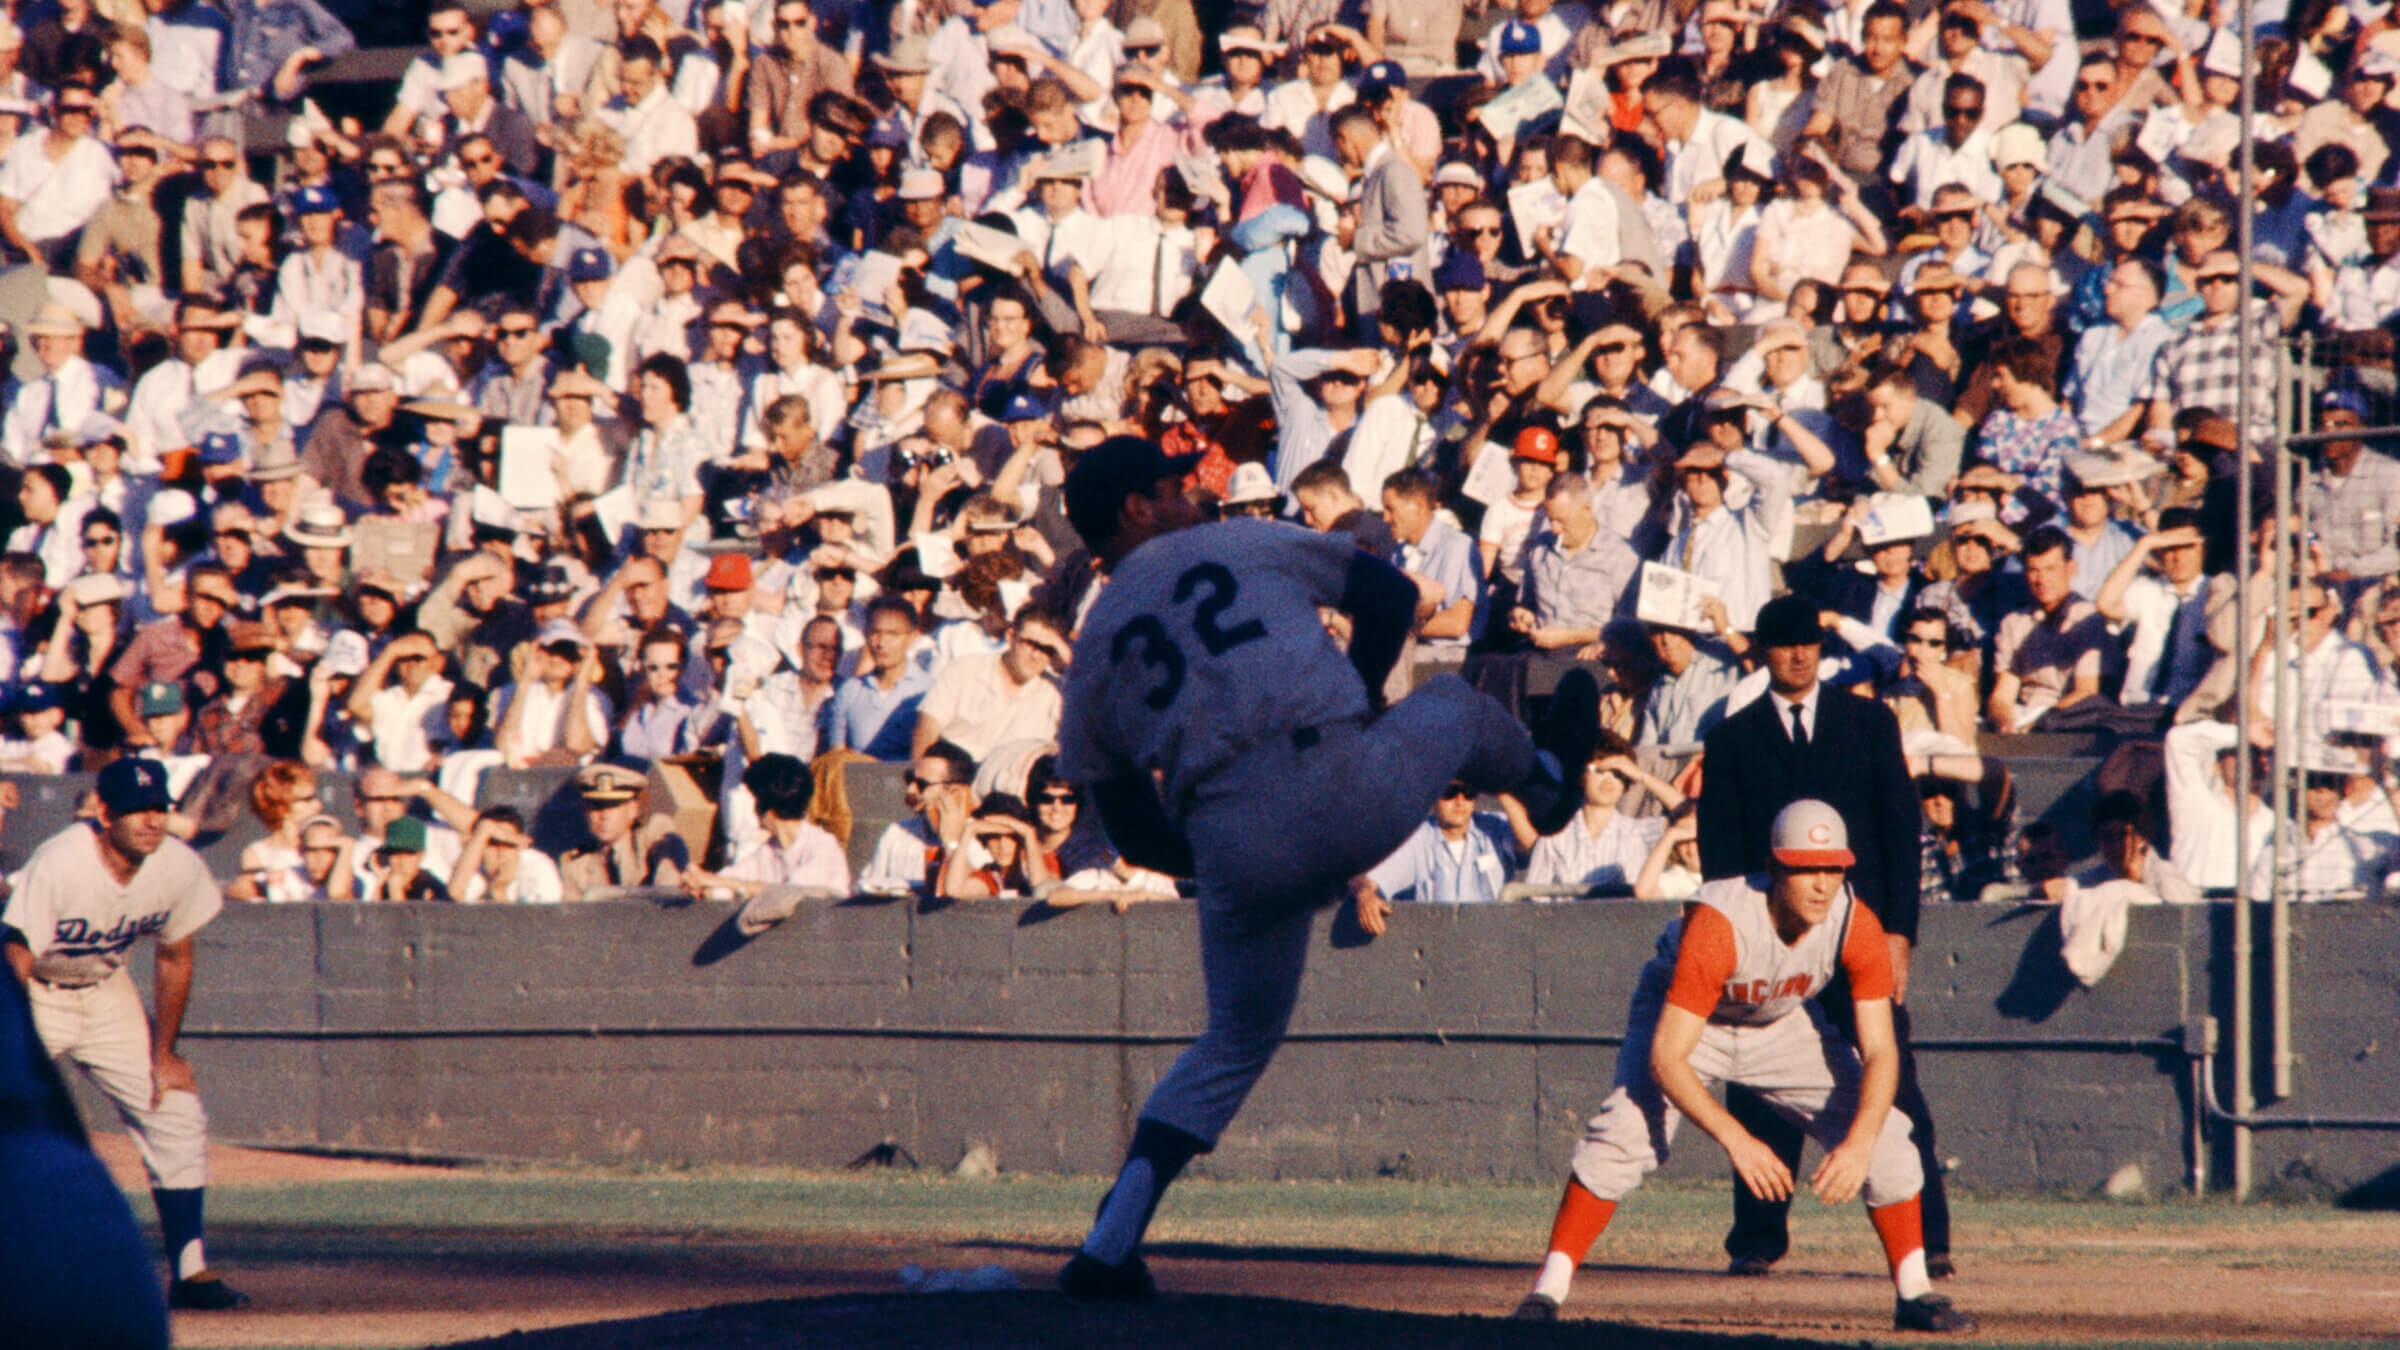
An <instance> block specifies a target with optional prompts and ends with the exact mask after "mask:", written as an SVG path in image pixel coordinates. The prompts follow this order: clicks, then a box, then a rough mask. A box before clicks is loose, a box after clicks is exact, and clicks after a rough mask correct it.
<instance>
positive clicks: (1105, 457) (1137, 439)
mask: <svg viewBox="0 0 2400 1350" xmlns="http://www.w3.org/2000/svg"><path fill="white" fill-rule="evenodd" d="M1199 464H1200V456H1198V455H1170V454H1168V453H1167V452H1165V451H1164V450H1161V449H1159V448H1158V442H1156V441H1153V440H1150V439H1148V438H1146V437H1142V436H1111V437H1109V438H1108V439H1107V440H1105V441H1102V442H1100V443H1099V444H1098V445H1095V446H1093V447H1092V448H1091V449H1089V450H1086V451H1084V452H1083V455H1082V457H1081V458H1079V459H1077V460H1076V461H1075V467H1074V468H1072V469H1069V470H1068V471H1067V483H1066V499H1067V520H1068V522H1069V523H1071V524H1073V525H1074V527H1075V532H1076V533H1077V534H1080V535H1082V536H1083V542H1084V543H1086V544H1089V545H1091V546H1092V547H1093V548H1098V547H1099V546H1100V545H1102V544H1104V543H1106V542H1108V540H1109V539H1110V537H1112V536H1113V535H1115V534H1116V532H1117V513H1118V512H1119V511H1122V510H1124V509H1125V499H1126V498H1127V497H1133V496H1142V497H1147V496H1149V495H1150V494H1151V493H1152V492H1154V491H1156V490H1157V488H1158V485H1159V482H1160V481H1161V480H1163V479H1168V478H1181V477H1183V476H1184V475H1185V474H1188V473H1190V472H1191V471H1192V470H1194V469H1195V468H1198V467H1199Z"/></svg>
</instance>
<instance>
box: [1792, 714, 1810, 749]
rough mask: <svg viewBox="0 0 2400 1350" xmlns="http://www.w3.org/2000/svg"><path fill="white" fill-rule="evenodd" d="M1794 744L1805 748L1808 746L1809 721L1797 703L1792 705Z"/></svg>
mask: <svg viewBox="0 0 2400 1350" xmlns="http://www.w3.org/2000/svg"><path fill="white" fill-rule="evenodd" d="M1792 744H1793V745H1796V746H1798V747H1799V748H1801V749H1803V750H1806V749H1807V748H1808V723H1807V721H1806V720H1805V719H1803V718H1802V716H1801V710H1800V705H1799V704H1797V703H1795V704H1793V705H1792Z"/></svg>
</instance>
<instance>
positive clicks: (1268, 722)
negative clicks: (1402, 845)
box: [1058, 520, 1367, 811]
mask: <svg viewBox="0 0 2400 1350" xmlns="http://www.w3.org/2000/svg"><path fill="white" fill-rule="evenodd" d="M1357 557H1358V546H1357V545H1356V544H1355V543H1353V542H1352V541H1351V538H1350V536H1349V535H1347V534H1319V533H1317V532H1315V531H1313V530H1304V529H1301V528H1300V527H1298V526H1296V525H1285V524H1281V523H1279V522H1274V521H1263V520H1229V521H1221V522H1218V523H1216V524H1213V525H1200V526H1195V527H1193V528H1190V529H1185V530H1178V531H1176V532H1175V533H1173V534H1168V535H1163V536H1161V537H1159V538H1156V539H1153V540H1151V541H1150V542H1148V543H1146V544H1144V545H1142V546H1141V547H1140V548H1138V549H1135V550H1134V551H1133V553H1132V554H1131V555H1130V556H1128V557H1127V558H1126V559H1125V560H1124V561H1123V562H1122V563H1120V564H1118V566H1117V568H1116V570H1115V571H1114V572H1113V573H1111V574H1110V576H1109V580H1108V584H1107V585H1106V586H1105V587H1104V588H1102V590H1101V592H1100V598H1099V600H1098V601H1097V602H1096V603H1095V604H1093V606H1092V609H1091V613H1090V614H1089V615H1088V616H1087V617H1086V618H1085V619H1084V623H1083V631H1082V633H1081V635H1080V636H1079V637H1077V639H1076V642H1075V664H1074V666H1073V668H1072V669H1071V670H1070V671H1069V672H1068V676H1067V699H1066V709H1065V712H1064V713H1063V715H1062V716H1061V718H1060V721H1059V727H1058V743H1059V757H1058V770H1059V773H1060V774H1061V776H1063V777H1066V778H1068V779H1070V780H1073V781H1075V782H1084V783H1088V782H1096V781H1099V780H1101V779H1106V778H1115V777H1120V776H1122V775H1125V774H1128V773H1134V772H1141V773H1150V772H1160V773H1163V774H1164V775H1165V777H1166V781H1165V785H1164V787H1165V800H1166V802H1167V803H1168V805H1169V807H1170V809H1173V810H1176V811H1180V810H1181V808H1182V805H1183V803H1184V802H1185V801H1186V800H1187V799H1188V797H1189V794H1190V792H1191V790H1192V788H1193V786H1194V785H1195V784H1198V783H1201V782H1203V781H1205V780H1206V779H1207V778H1208V777H1209V776H1210V775H1211V774H1213V773H1215V772H1216V771H1217V770H1219V769H1222V768H1224V767H1225V766H1226V765H1227V764H1229V763H1231V762H1233V760H1235V759H1236V758H1238V757H1239V756H1240V755H1241V754H1242V753H1243V752H1244V751H1245V750H1248V749H1250V748H1251V747H1252V746H1256V745H1261V744H1264V743H1266V742H1268V741H1270V740H1272V739H1274V738H1276V737H1286V736H1289V735H1290V734H1291V733H1292V732H1293V731H1296V730H1298V729H1299V728H1302V727H1312V726H1317V725H1320V724H1322V723H1326V722H1332V721H1338V720H1340V719H1343V718H1350V717H1360V716H1364V715H1365V713H1366V712H1367V691H1366V686H1365V685H1364V684H1362V683H1361V682H1360V680H1359V678H1358V672H1357V671H1356V670H1355V669H1353V668H1352V667H1351V665H1350V661H1349V658H1348V657H1346V656H1344V655H1343V654H1342V650H1341V648H1339V647H1337V646H1336V645H1334V641H1333V639H1332V637H1331V636H1330V635H1328V634H1327V633H1326V631H1325V624H1324V622H1323V620H1322V619H1321V618H1320V617H1319V615H1318V610H1319V609H1320V607H1323V606H1329V605H1334V604H1337V603H1338V602H1339V601H1340V599H1341V596H1342V591H1343V589H1344V586H1345V584H1346V582H1347V579H1348V577H1349V572H1350V567H1351V564H1352V563H1353V562H1354V561H1355V560H1356V559H1357Z"/></svg>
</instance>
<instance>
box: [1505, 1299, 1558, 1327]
mask: <svg viewBox="0 0 2400 1350" xmlns="http://www.w3.org/2000/svg"><path fill="white" fill-rule="evenodd" d="M1508 1320H1510V1321H1512V1322H1555V1321H1557V1320H1558V1303H1557V1301H1556V1300H1554V1299H1552V1298H1551V1297H1550V1296H1549V1295H1548V1294H1527V1295H1526V1296H1525V1301H1524V1302H1523V1303H1520V1304H1518V1305H1517V1310H1516V1311H1515V1312H1513V1313H1510V1314H1509V1315H1508Z"/></svg>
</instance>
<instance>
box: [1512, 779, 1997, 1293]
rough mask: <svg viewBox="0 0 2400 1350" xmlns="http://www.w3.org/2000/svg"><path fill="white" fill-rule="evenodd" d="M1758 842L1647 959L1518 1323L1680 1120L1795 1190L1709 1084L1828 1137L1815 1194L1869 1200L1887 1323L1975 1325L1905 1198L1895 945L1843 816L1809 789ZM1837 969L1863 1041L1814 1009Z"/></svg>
mask: <svg viewBox="0 0 2400 1350" xmlns="http://www.w3.org/2000/svg"><path fill="white" fill-rule="evenodd" d="M1769 847H1770V860H1769V863H1768V870H1767V871H1766V872H1765V873H1764V874H1762V875H1754V876H1748V877H1728V878H1725V879H1723V880H1720V881H1712V882H1710V883H1708V884H1707V885H1705V886H1702V887H1701V888H1700V890H1699V893H1698V894H1696V895H1694V896H1693V897H1692V901H1691V903H1690V904H1689V905H1687V906H1686V907H1685V918H1684V921H1683V924H1682V932H1681V939H1680V942H1678V941H1677V935H1676V932H1675V930H1673V929H1669V931H1668V932H1667V934H1666V935H1665V936H1663V937H1661V938H1660V939H1659V955H1658V956H1656V957H1653V958H1652V959H1651V961H1650V963H1649V964H1648V965H1646V966H1644V967H1643V969H1642V975H1641V980H1640V982H1639V983H1638V984H1637V985H1636V986H1635V989H1634V995H1633V1005H1632V1008H1631V1009H1630V1011H1628V1012H1627V1014H1626V1019H1625V1045H1624V1048H1623V1049H1622V1050H1620V1051H1619V1052H1618V1054H1617V1077H1616V1088H1615V1090H1614V1091H1612V1092H1610V1093H1609V1095H1608V1100H1607V1101H1605V1102H1603V1103H1602V1104H1601V1107H1600V1114H1599V1115H1597V1116H1594V1117H1592V1119H1591V1121H1590V1122H1589V1123H1588V1124H1586V1125H1585V1126H1584V1131H1583V1141H1582V1142H1581V1143H1580V1144H1578V1145H1577V1146H1576V1148H1575V1157H1574V1161H1573V1175H1572V1176H1571V1177H1569V1178H1568V1181H1567V1193H1566V1195H1565V1196H1564V1197H1563V1198H1562V1199H1561V1200H1560V1201H1559V1204H1558V1217H1557V1219H1556V1220H1555V1221H1554V1223H1553V1224H1552V1227H1551V1230H1550V1249H1549V1253H1548V1254H1547V1255H1546V1256H1545V1257H1543V1259H1542V1269H1541V1274H1540V1277H1539V1278H1538V1279H1536V1280H1535V1282H1534V1286H1533V1292H1532V1293H1530V1294H1528V1295H1526V1297H1525V1301H1524V1302H1523V1303H1522V1304H1520V1305H1518V1308H1517V1313H1516V1315H1517V1316H1518V1317H1519V1318H1522V1319H1525V1320H1529V1321H1548V1320H1550V1319H1553V1318H1555V1317H1557V1316H1558V1307H1559V1304H1561V1303H1563V1302H1565V1301H1566V1297H1567V1288H1568V1285H1569V1284H1570V1283H1571V1282H1572V1281H1573V1279H1574V1277H1575V1271H1576V1268H1577V1267H1579V1266H1581V1265H1582V1264H1583V1258H1584V1254H1585V1253H1587V1252H1589V1251H1590V1250H1591V1247H1592V1243H1593V1242H1594V1241H1596V1240H1597V1239H1598V1238H1599V1236H1600V1232H1601V1230H1602V1229H1604V1228H1606V1227H1607V1226H1608V1221H1609V1219H1610V1217H1611V1216H1612V1215H1614V1214H1615V1213H1616V1208H1617V1202H1618V1201H1619V1200H1621V1199H1623V1198H1624V1197H1625V1196H1626V1195H1627V1194H1629V1193H1630V1192H1631V1191H1632V1190H1633V1189H1634V1187H1636V1186H1638V1185H1640V1184H1641V1180H1642V1178H1643V1177H1644V1176H1645V1175H1647V1174H1648V1173H1649V1172H1650V1170H1651V1169H1652V1168H1655V1167H1657V1166H1658V1164H1659V1162H1660V1160H1661V1159H1662V1158H1663V1157H1664V1156H1665V1154H1666V1151H1667V1146H1668V1144H1670V1143H1671V1142H1673V1140H1674V1137H1675V1127H1676V1125H1677V1124H1678V1123H1680V1122H1681V1121H1682V1119H1683V1118H1684V1117H1685V1116H1689V1117H1691V1119H1692V1123H1693V1124H1695V1125H1698V1126H1699V1127H1700V1128H1701V1129H1703V1130H1705V1131H1707V1132H1708V1134H1709V1135H1710V1137H1712V1138H1714V1139H1715V1140H1716V1141H1717V1142H1718V1143H1719V1144H1722V1145H1723V1146H1724V1148H1725V1152H1726V1155H1727V1156H1728V1157H1730V1158H1731V1159H1732V1160H1733V1166H1734V1170H1735V1171H1737V1172H1739V1173H1740V1174H1741V1176H1742V1178H1743V1179H1744V1180H1745V1181H1747V1182H1749V1184H1750V1185H1751V1187H1752V1188H1753V1189H1755V1190H1756V1191H1757V1193H1758V1194H1760V1195H1762V1196H1767V1197H1770V1198H1775V1199H1781V1198H1785V1197H1788V1196H1790V1195H1791V1194H1792V1191H1793V1188H1794V1185H1793V1177H1792V1174H1791V1171H1790V1170H1789V1169H1787V1168H1786V1167H1785V1166H1784V1165H1783V1160H1782V1159H1780V1158H1778V1157H1776V1156H1775V1151H1774V1150H1773V1149H1770V1148H1768V1147H1767V1146H1766V1145H1765V1144H1762V1143H1760V1142H1759V1141H1758V1140H1757V1139H1756V1138H1755V1137H1753V1136H1752V1135H1751V1134H1750V1132H1749V1131H1747V1130H1745V1129H1743V1128H1742V1126H1741V1123H1740V1122H1739V1121H1737V1120H1735V1119H1734V1118H1733V1116H1732V1115H1731V1114H1729V1113H1728V1112H1727V1111H1726V1110H1725V1108H1724V1107H1722V1106H1720V1105H1718V1104H1717V1101H1716V1099H1715V1098H1713V1097H1711V1096H1710V1095H1709V1092H1708V1089H1709V1087H1710V1086H1711V1085H1712V1084H1716V1083H1723V1082H1738V1083H1741V1084H1742V1085H1744V1086H1746V1087H1748V1088H1750V1089H1751V1090H1753V1091H1755V1092H1757V1093H1758V1094H1759V1095H1760V1096H1761V1097H1763V1098H1764V1099H1765V1100H1766V1101H1767V1102H1768V1103H1769V1104H1771V1105H1772V1106H1773V1107H1774V1108H1775V1109H1776V1110H1777V1111H1778V1112H1780V1113H1781V1114H1783V1115H1784V1116H1785V1117H1787V1118H1788V1119H1790V1120H1792V1121H1793V1122H1794V1123H1796V1124H1798V1125H1800V1126H1801V1127H1802V1128H1804V1129H1806V1130H1808V1131H1809V1132H1810V1133H1812V1134H1814V1135H1815V1136H1816V1138H1817V1141H1818V1143H1820V1144H1822V1145H1823V1146H1824V1148H1825V1158H1824V1160H1823V1161H1822V1162H1821V1163H1819V1164H1818V1166H1817V1170H1816V1172H1815V1173H1814V1174H1813V1175H1812V1176H1811V1177H1810V1183H1811V1186H1812V1187H1813V1189H1814V1190H1815V1191H1816V1193H1817V1198H1818V1199H1819V1200H1822V1201H1824V1202H1825V1203H1826V1204H1832V1205H1838V1204H1841V1203H1843V1202H1845V1201H1847V1200H1848V1199H1849V1198H1850V1197H1851V1196H1852V1195H1853V1194H1863V1195H1864V1197H1865V1200H1866V1204H1867V1217H1868V1218H1869V1219H1870V1220H1872V1221H1873V1223H1874V1225H1875V1232H1876V1234H1877V1235H1878V1236H1879V1237H1881V1238H1882V1239H1883V1252H1884V1256H1885V1258H1886V1259H1887V1260H1888V1261H1889V1262H1890V1263H1891V1268H1892V1283H1893V1286H1894V1289H1895V1291H1896V1294H1897V1300H1896V1302H1895V1305H1894V1310H1893V1318H1892V1320H1893V1326H1894V1328H1895V1329H1897V1330H1900V1331H1934V1332H1951V1331H1972V1330H1973V1329H1974V1327H1975V1322H1974V1319H1973V1318H1970V1317H1968V1316H1967V1315H1966V1314H1964V1313H1961V1312H1959V1311H1958V1310H1956V1309H1955V1308H1952V1307H1951V1306H1950V1302H1949V1300H1947V1299H1945V1298H1942V1297H1941V1296H1939V1295H1937V1294H1935V1293H1934V1292H1933V1282H1932V1280H1931V1279H1930V1278H1929V1277H1928V1276H1927V1274H1926V1271H1925V1239H1924V1234H1923V1218H1922V1216H1921V1214H1920V1213H1919V1210H1918V1205H1917V1192H1918V1191H1919V1189H1920V1188H1921V1187H1922V1186H1923V1184H1924V1173H1923V1171H1922V1169H1921V1168H1920V1167H1919V1166H1918V1163H1917V1153H1916V1149H1915V1147H1914V1146H1913V1145H1912V1144H1911V1143H1910V1142H1909V1133H1908V1118H1907V1117H1906V1116H1903V1115H1901V1114H1900V1113H1898V1112H1896V1111H1894V1110H1892V1096H1893V1093H1894V1092H1895V1091H1896V1090H1897V1089H1898V1087H1899V1083H1900V1051H1899V1045H1898V1042H1897V1041H1896V1040H1895V1039H1894V1037H1893V1034H1892V1003H1891V997H1892V967H1891V955H1890V953H1889V951H1888V950H1887V949H1886V947H1885V943H1884V940H1883V926H1882V925H1881V924H1879V923H1877V922H1876V920H1875V915H1874V913H1873V912H1872V911H1870V910H1869V909H1868V908H1867V907H1866V906H1865V905H1863V904H1861V903H1859V902H1858V900H1857V898H1856V897H1855V896H1853V895H1852V894H1851V891H1850V887H1849V885H1848V883H1847V881H1846V879H1845V877H1844V873H1845V871H1846V870H1847V869H1848V868H1849V867H1850V865H1851V864H1852V863H1853V862H1855V861H1856V859H1855V858H1853V857H1852V855H1851V852H1850V838H1849V832H1848V830H1846V829H1845V828H1844V827H1843V824H1842V817H1841V814H1840V813H1839V812H1837V811H1835V810H1834V809H1833V808H1832V807H1830V806H1828V805H1826V804H1825V803H1823V802H1820V801H1814V800H1810V799H1806V798H1804V799H1802V800H1800V801H1796V802H1793V803H1792V804H1791V805H1789V806H1786V807H1785V808H1783V810H1782V811H1781V812H1779V813H1778V814H1777V815H1776V817H1775V825H1774V829H1773V831H1772V834H1771V836H1770V840H1769ZM1670 952H1672V955H1671V956H1670V955H1669V953H1670ZM1837 967H1838V968H1839V969H1841V970H1843V971H1845V972H1846V973H1847V974H1848V975H1849V977H1850V994H1851V997H1852V999H1853V1000H1855V1002H1856V1004H1857V1010H1858V1045H1859V1050H1858V1051H1853V1050H1852V1049H1851V1048H1850V1046H1849V1045H1848V1044H1847V1043H1846V1042H1844V1041H1843V1040H1842V1038H1841V1037H1840V1036H1839V1035H1838V1034H1837V1033H1835V1032H1834V1030H1833V1029H1832V1027H1830V1026H1829V1025H1828V1024H1827V1023H1826V1021H1825V1015H1824V1013H1823V1012H1822V1011H1820V1010H1819V1009H1818V1008H1817V1006H1816V1004H1815V1003H1813V1002H1811V1001H1810V1000H1811V999H1813V998H1814V997H1815V996H1816V994H1817V993H1818V991H1820V990H1822V989H1823V988H1824V987H1825V986H1826V984H1827V983H1828V982H1829V981H1831V980H1832V979H1833V974H1834V971H1835V969H1836V968H1837ZM1860 1051H1863V1052H1864V1054H1865V1062H1864V1064H1863V1065H1862V1064H1861V1062H1860V1054H1859V1052H1860ZM1654 1143H1655V1148H1654V1147H1653V1145H1654Z"/></svg>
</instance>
